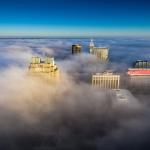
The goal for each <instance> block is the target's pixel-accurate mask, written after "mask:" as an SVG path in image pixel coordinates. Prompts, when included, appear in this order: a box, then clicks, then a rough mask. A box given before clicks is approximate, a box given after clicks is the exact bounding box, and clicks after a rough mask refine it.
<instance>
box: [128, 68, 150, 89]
mask: <svg viewBox="0 0 150 150" xmlns="http://www.w3.org/2000/svg"><path fill="white" fill-rule="evenodd" d="M127 74H128V76H129V81H130V84H131V85H139V86H141V85H142V86H143V85H144V86H150V69H148V68H147V69H146V68H129V69H128V72H127Z"/></svg>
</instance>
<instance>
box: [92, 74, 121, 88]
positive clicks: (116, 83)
mask: <svg viewBox="0 0 150 150" xmlns="http://www.w3.org/2000/svg"><path fill="white" fill-rule="evenodd" d="M92 86H93V87H100V88H108V89H119V87H120V75H116V74H113V73H109V72H105V73H96V74H95V75H92Z"/></svg>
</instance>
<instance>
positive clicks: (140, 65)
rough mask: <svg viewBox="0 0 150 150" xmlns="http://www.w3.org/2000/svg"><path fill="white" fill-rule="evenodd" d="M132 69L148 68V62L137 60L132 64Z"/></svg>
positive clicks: (149, 63)
mask: <svg viewBox="0 0 150 150" xmlns="http://www.w3.org/2000/svg"><path fill="white" fill-rule="evenodd" d="M133 68H150V61H147V60H137V61H136V62H134V63H133Z"/></svg>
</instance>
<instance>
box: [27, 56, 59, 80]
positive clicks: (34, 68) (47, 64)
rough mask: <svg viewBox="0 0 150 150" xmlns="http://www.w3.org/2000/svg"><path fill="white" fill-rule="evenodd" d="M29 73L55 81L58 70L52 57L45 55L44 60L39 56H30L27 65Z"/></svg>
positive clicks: (57, 76)
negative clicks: (29, 61) (30, 58)
mask: <svg viewBox="0 0 150 150" xmlns="http://www.w3.org/2000/svg"><path fill="white" fill-rule="evenodd" d="M29 74H30V75H33V76H38V77H42V78H45V79H47V80H51V81H54V80H55V81H56V80H58V79H59V70H58V68H57V66H56V65H55V61H54V58H50V57H46V58H45V60H44V61H42V60H41V58H40V57H32V60H31V63H30V65H29Z"/></svg>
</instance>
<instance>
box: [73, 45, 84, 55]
mask: <svg viewBox="0 0 150 150" xmlns="http://www.w3.org/2000/svg"><path fill="white" fill-rule="evenodd" d="M81 51H82V46H81V45H79V44H75V45H72V54H79V53H81Z"/></svg>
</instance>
